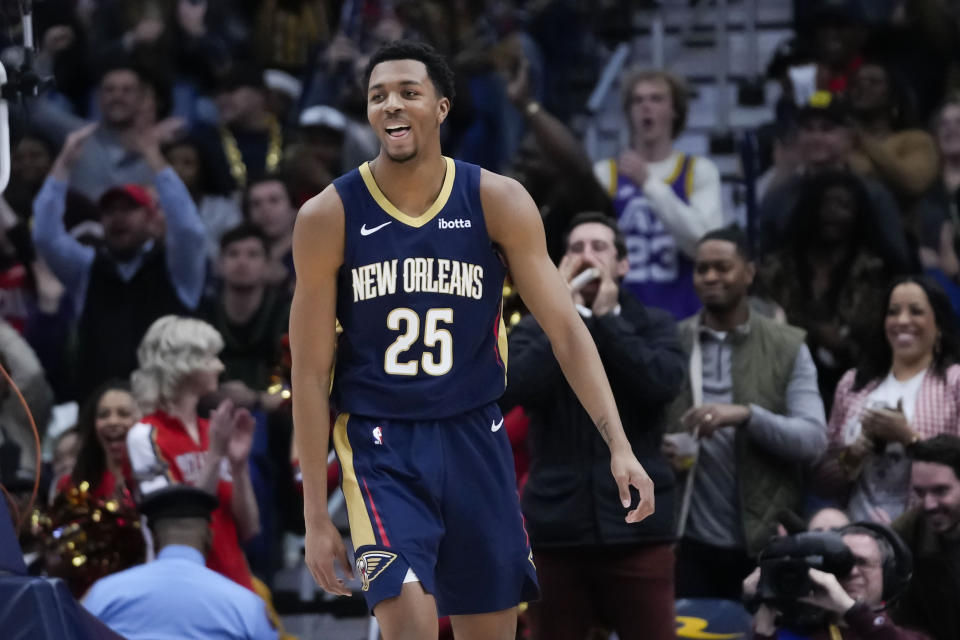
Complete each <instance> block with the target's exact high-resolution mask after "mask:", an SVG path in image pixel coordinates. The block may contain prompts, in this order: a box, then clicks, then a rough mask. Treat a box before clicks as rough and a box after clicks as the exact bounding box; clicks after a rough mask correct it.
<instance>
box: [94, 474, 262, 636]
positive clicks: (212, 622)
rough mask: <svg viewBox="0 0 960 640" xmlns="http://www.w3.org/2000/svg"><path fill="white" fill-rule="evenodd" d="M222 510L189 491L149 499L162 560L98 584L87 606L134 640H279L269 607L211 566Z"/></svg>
mask: <svg viewBox="0 0 960 640" xmlns="http://www.w3.org/2000/svg"><path fill="white" fill-rule="evenodd" d="M216 506H217V498H216V497H214V496H212V495H211V494H209V493H207V492H206V491H203V490H201V489H197V488H195V487H191V486H189V485H182V484H180V485H173V486H171V487H166V488H164V489H160V490H158V491H154V492H152V493H150V494H148V495H147V496H146V497H145V499H144V500H143V503H142V504H141V505H140V511H141V513H143V514H144V515H146V517H147V520H148V522H149V524H150V530H151V531H152V533H153V538H154V542H155V544H156V548H157V549H158V550H159V553H158V555H157V559H156V561H154V562H150V563H148V564H143V565H140V566H137V567H133V568H131V569H127V570H126V571H121V572H120V573H115V574H113V575H111V576H107V577H106V578H103V579H101V580H99V581H98V582H97V583H96V584H94V585H93V587H91V588H90V591H89V592H88V593H87V595H86V597H85V598H84V600H83V604H84V606H85V607H86V608H87V609H88V610H89V611H90V612H91V613H93V614H94V615H95V616H97V617H98V618H100V620H102V621H103V622H105V623H106V624H107V625H108V626H109V627H110V628H111V629H113V630H114V631H116V632H117V633H119V634H121V635H122V636H124V637H125V638H128V639H129V640H138V639H140V638H144V639H146V638H151V639H152V640H158V639H159V640H163V639H166V638H169V639H171V640H173V639H177V640H184V639H188V638H196V639H197V640H201V639H202V640H216V639H219V638H224V639H227V638H248V639H250V640H275V639H276V638H277V632H276V630H274V629H273V628H272V627H271V625H270V621H269V620H268V618H267V611H266V606H265V604H264V602H263V600H261V599H260V598H259V597H258V596H257V595H256V594H254V593H253V592H252V591H249V590H247V589H244V588H243V587H241V586H240V585H238V584H236V583H235V582H233V581H232V580H230V579H228V578H225V577H223V576H222V575H220V574H219V573H216V572H215V571H211V570H210V569H208V568H207V567H206V565H205V562H204V555H205V553H206V552H207V550H208V549H209V547H210V539H211V533H210V513H211V512H212V511H213V510H214V509H215V508H216Z"/></svg>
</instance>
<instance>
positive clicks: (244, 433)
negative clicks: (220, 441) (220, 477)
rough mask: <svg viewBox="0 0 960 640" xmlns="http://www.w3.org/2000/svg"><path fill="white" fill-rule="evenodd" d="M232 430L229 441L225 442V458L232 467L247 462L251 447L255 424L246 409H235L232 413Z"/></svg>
mask: <svg viewBox="0 0 960 640" xmlns="http://www.w3.org/2000/svg"><path fill="white" fill-rule="evenodd" d="M232 422H233V430H232V433H231V434H230V442H229V443H228V444H227V459H228V460H229V461H230V466H231V467H232V468H234V469H236V468H238V467H242V466H244V465H246V464H247V460H249V458H250V450H251V449H252V448H253V432H254V429H255V427H256V426H257V422H256V420H254V419H253V416H252V415H250V412H249V411H247V410H246V409H237V410H236V411H235V412H234V413H233V420H232Z"/></svg>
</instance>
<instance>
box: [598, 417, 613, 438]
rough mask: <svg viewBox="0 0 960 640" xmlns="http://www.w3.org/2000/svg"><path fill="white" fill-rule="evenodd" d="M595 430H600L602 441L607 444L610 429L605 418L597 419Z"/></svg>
mask: <svg viewBox="0 0 960 640" xmlns="http://www.w3.org/2000/svg"><path fill="white" fill-rule="evenodd" d="M597 431H599V432H600V437H601V438H603V441H604V442H606V443H607V444H610V431H609V429H608V428H607V419H606V418H600V419H599V420H597Z"/></svg>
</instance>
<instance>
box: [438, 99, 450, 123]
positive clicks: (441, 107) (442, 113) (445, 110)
mask: <svg viewBox="0 0 960 640" xmlns="http://www.w3.org/2000/svg"><path fill="white" fill-rule="evenodd" d="M449 113H450V98H440V100H438V101H437V124H442V123H443V121H444V120H446V119H447V115H449Z"/></svg>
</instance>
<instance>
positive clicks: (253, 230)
mask: <svg viewBox="0 0 960 640" xmlns="http://www.w3.org/2000/svg"><path fill="white" fill-rule="evenodd" d="M251 238H253V239H254V240H257V241H259V242H260V244H261V245H263V251H264V253H269V252H270V241H269V240H268V239H267V236H266V235H264V233H263V231H262V230H261V229H260V227H258V226H257V225H255V224H253V223H251V222H243V223H240V224H238V225H237V226H235V227H234V228H233V229H230V230H229V231H227V232H226V233H224V234H223V235H222V236H220V251H221V253H222V252H224V251H226V250H227V247H229V246H230V245H232V244H233V243H234V242H240V241H241V240H249V239H251Z"/></svg>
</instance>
